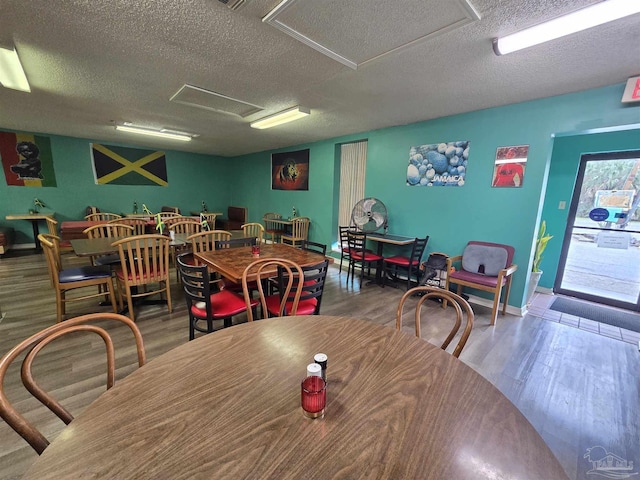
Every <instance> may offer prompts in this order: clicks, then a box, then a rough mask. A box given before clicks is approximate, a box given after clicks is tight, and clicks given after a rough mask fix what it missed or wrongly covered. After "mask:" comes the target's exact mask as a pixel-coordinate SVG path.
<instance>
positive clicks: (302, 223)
mask: <svg viewBox="0 0 640 480" xmlns="http://www.w3.org/2000/svg"><path fill="white" fill-rule="evenodd" d="M309 223H310V220H309V218H308V217H296V218H294V219H293V220H291V235H287V234H282V235H281V236H280V241H281V242H282V243H287V244H291V245H293V246H294V247H295V246H297V245H298V244H299V243H300V242H302V240H307V239H308V237H309Z"/></svg>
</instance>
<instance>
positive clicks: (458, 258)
mask: <svg viewBox="0 0 640 480" xmlns="http://www.w3.org/2000/svg"><path fill="white" fill-rule="evenodd" d="M461 260H462V255H456V256H455V257H449V258H447V272H450V271H451V267H452V266H453V264H454V263H456V262H458V263H459V262H460V261H461Z"/></svg>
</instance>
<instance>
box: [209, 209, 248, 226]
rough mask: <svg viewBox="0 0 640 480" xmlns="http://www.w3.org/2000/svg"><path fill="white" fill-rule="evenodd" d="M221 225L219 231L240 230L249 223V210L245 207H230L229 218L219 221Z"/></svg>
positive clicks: (228, 210)
mask: <svg viewBox="0 0 640 480" xmlns="http://www.w3.org/2000/svg"><path fill="white" fill-rule="evenodd" d="M217 220H218V222H220V225H217V226H216V228H218V229H219V230H240V229H242V225H244V224H245V223H247V209H246V208H245V207H228V208H227V218H226V219H224V218H219V219H217Z"/></svg>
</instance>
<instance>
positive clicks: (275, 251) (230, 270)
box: [194, 243, 332, 283]
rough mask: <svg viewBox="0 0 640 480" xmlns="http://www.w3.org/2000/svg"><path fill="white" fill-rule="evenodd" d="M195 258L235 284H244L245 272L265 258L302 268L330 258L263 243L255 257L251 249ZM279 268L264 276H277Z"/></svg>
mask: <svg viewBox="0 0 640 480" xmlns="http://www.w3.org/2000/svg"><path fill="white" fill-rule="evenodd" d="M194 256H195V257H196V258H197V259H198V260H199V261H200V262H202V263H203V264H204V265H208V266H209V269H210V270H212V271H215V272H218V273H219V274H220V275H222V276H223V277H225V278H227V279H229V280H231V281H232V282H235V283H240V282H242V274H243V273H244V270H245V269H246V268H247V267H248V266H249V265H250V264H251V263H252V262H254V261H256V260H259V259H264V258H273V259H275V258H284V259H286V260H290V261H292V262H295V263H297V264H298V265H300V266H301V267H306V266H310V265H316V264H318V263H320V262H323V261H324V260H326V259H329V260H330V261H332V259H330V258H329V257H325V256H324V255H321V254H319V253H316V252H312V251H309V250H303V249H301V248H295V247H293V246H291V245H285V244H284V243H267V244H265V243H263V244H262V245H260V255H259V256H258V257H255V256H253V253H252V248H251V247H238V248H223V249H219V250H211V251H207V252H198V253H194ZM276 275H277V267H275V266H274V267H273V269H269V268H265V269H264V270H263V272H262V276H263V277H264V276H266V277H269V276H276ZM248 279H249V280H255V275H254V276H251V275H249V276H248Z"/></svg>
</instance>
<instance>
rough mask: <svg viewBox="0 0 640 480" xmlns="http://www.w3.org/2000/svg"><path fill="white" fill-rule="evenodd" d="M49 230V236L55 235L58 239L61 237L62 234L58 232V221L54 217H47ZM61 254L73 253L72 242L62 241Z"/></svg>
mask: <svg viewBox="0 0 640 480" xmlns="http://www.w3.org/2000/svg"><path fill="white" fill-rule="evenodd" d="M46 221H47V230H49V235H55V236H56V237H60V233H59V232H58V221H57V220H56V219H55V218H53V217H47V220H46ZM59 243H60V245H59V248H60V253H66V252H73V247H72V246H71V242H70V241H68V240H62V239H60V242H59Z"/></svg>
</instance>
